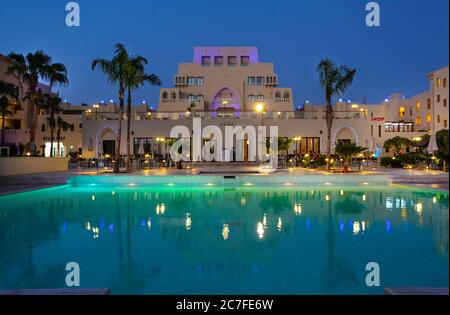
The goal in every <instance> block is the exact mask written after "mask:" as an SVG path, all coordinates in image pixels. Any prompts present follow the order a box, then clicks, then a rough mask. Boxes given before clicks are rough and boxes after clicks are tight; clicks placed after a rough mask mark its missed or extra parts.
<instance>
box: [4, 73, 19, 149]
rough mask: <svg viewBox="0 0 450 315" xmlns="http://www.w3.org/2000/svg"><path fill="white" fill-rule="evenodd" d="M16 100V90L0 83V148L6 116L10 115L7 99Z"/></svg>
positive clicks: (8, 84) (11, 86)
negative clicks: (0, 132)
mask: <svg viewBox="0 0 450 315" xmlns="http://www.w3.org/2000/svg"><path fill="white" fill-rule="evenodd" d="M8 97H11V98H17V89H16V87H15V86H14V85H12V84H10V83H6V82H3V81H0V113H1V115H2V136H1V142H0V146H3V145H4V144H5V122H6V116H7V115H12V114H13V113H12V111H10V110H9V98H8Z"/></svg>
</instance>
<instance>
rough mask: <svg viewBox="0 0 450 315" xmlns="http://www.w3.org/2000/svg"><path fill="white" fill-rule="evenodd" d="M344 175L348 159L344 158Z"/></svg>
mask: <svg viewBox="0 0 450 315" xmlns="http://www.w3.org/2000/svg"><path fill="white" fill-rule="evenodd" d="M344 173H348V158H344Z"/></svg>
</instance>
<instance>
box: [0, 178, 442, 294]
mask: <svg viewBox="0 0 450 315" xmlns="http://www.w3.org/2000/svg"><path fill="white" fill-rule="evenodd" d="M0 204H1V205H2V206H1V208H0V245H1V249H2V250H1V251H0V289H6V288H8V289H11V288H39V287H64V285H65V284H64V279H65V274H66V271H65V264H66V263H68V262H70V261H75V262H78V263H79V264H80V267H81V275H82V276H81V286H82V287H97V288H98V287H108V288H110V289H111V290H112V292H113V293H143V294H145V293H169V294H170V293H172V294H175V293H185V294H186V293H199V294H201V293H235V294H237V293H255V294H263V293H266V294H271V293H277V294H283V293H285V294H341V293H356V294H359V293H364V294H372V293H373V294H379V293H382V292H383V288H384V287H385V286H395V287H398V286H422V287H424V286H427V287H429V286H448V241H449V240H448V232H449V231H448V194H447V193H442V192H432V191H429V192H421V191H418V190H414V191H413V190H406V189H400V188H393V187H384V188H370V189H369V188H366V187H365V188H364V189H361V188H360V187H356V188H351V187H347V188H345V189H344V190H343V189H342V188H340V189H332V188H329V187H327V188H324V189H322V188H317V187H315V188H314V190H311V188H294V187H283V188H279V189H273V188H258V187H245V188H220V187H208V188H205V187H202V189H193V188H187V187H177V186H174V187H165V188H162V189H155V188H148V189H146V188H137V187H129V188H125V189H124V188H120V187H110V188H108V187H88V188H87V187H86V188H83V187H76V188H72V187H66V188H61V189H59V190H48V191H47V190H42V191H36V192H32V193H27V194H17V195H12V196H7V197H2V198H0ZM370 261H375V262H378V263H379V264H380V267H381V272H382V287H380V288H368V287H366V286H365V282H364V279H365V264H366V263H368V262H370Z"/></svg>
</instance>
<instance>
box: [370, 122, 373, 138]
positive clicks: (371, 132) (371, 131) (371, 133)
mask: <svg viewBox="0 0 450 315" xmlns="http://www.w3.org/2000/svg"><path fill="white" fill-rule="evenodd" d="M370 136H371V137H373V125H371V126H370Z"/></svg>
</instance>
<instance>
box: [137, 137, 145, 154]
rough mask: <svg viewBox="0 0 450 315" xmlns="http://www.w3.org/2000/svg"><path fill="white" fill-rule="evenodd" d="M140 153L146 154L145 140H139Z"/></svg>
mask: <svg viewBox="0 0 450 315" xmlns="http://www.w3.org/2000/svg"><path fill="white" fill-rule="evenodd" d="M138 154H140V155H144V154H145V150H144V141H143V140H141V141H140V142H139V150H138Z"/></svg>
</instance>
